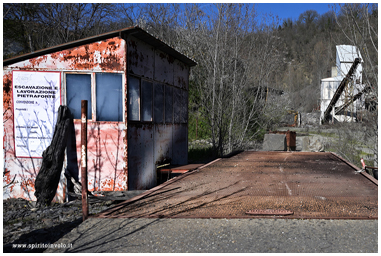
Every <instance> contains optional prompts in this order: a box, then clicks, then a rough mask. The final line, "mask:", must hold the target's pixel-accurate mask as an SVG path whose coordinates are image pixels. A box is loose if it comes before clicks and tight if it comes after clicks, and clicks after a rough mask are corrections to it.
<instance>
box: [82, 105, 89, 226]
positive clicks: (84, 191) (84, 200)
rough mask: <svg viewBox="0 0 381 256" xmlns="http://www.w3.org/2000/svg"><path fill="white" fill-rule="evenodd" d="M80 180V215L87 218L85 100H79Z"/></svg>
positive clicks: (84, 218)
mask: <svg viewBox="0 0 381 256" xmlns="http://www.w3.org/2000/svg"><path fill="white" fill-rule="evenodd" d="M81 182H82V217H83V221H85V220H86V219H87V218H88V215H89V204H88V200H87V100H82V101H81Z"/></svg>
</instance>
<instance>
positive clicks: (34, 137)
mask: <svg viewBox="0 0 381 256" xmlns="http://www.w3.org/2000/svg"><path fill="white" fill-rule="evenodd" d="M60 92H61V73H60V72H39V71H13V107H14V115H13V117H14V135H15V151H16V157H36V158H38V157H42V152H43V151H44V150H45V149H46V148H47V147H48V146H49V145H50V142H51V140H52V138H53V133H54V127H55V124H56V122H57V113H58V108H59V106H60V103H61V94H60Z"/></svg>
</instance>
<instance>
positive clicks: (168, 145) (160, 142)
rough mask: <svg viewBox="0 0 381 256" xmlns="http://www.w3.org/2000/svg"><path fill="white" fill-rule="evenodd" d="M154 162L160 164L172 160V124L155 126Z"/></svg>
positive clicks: (156, 164)
mask: <svg viewBox="0 0 381 256" xmlns="http://www.w3.org/2000/svg"><path fill="white" fill-rule="evenodd" d="M153 139H154V149H153V153H154V163H155V166H159V165H162V164H166V163H171V162H172V141H173V138H172V125H171V124H167V125H166V124H155V126H154V136H153Z"/></svg>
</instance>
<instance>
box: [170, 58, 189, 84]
mask: <svg viewBox="0 0 381 256" xmlns="http://www.w3.org/2000/svg"><path fill="white" fill-rule="evenodd" d="M173 68H174V71H173V73H174V74H173V75H174V81H173V82H174V85H175V86H177V87H180V88H182V89H184V90H188V84H189V67H188V66H186V65H184V63H182V62H180V61H178V60H175V62H174V65H173Z"/></svg>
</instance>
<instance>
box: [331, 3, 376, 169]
mask: <svg viewBox="0 0 381 256" xmlns="http://www.w3.org/2000/svg"><path fill="white" fill-rule="evenodd" d="M335 11H336V12H335V13H336V22H337V24H338V26H339V28H340V30H341V33H342V37H341V38H340V39H341V40H340V39H339V40H340V42H342V41H344V42H346V43H348V44H350V45H354V46H357V49H358V50H359V51H360V54H361V56H362V58H363V84H365V86H368V88H370V91H368V93H366V94H365V103H367V102H368V103H369V104H370V105H371V107H369V106H368V110H370V111H366V112H365V113H364V116H363V118H362V121H363V129H364V131H365V133H366V136H365V138H364V140H368V142H370V143H371V144H373V145H374V150H373V151H374V156H375V163H374V164H375V165H377V164H378V114H377V111H374V109H372V107H374V106H377V105H378V6H377V4H342V5H341V4H340V5H336V6H335ZM372 110H373V111H372Z"/></svg>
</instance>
